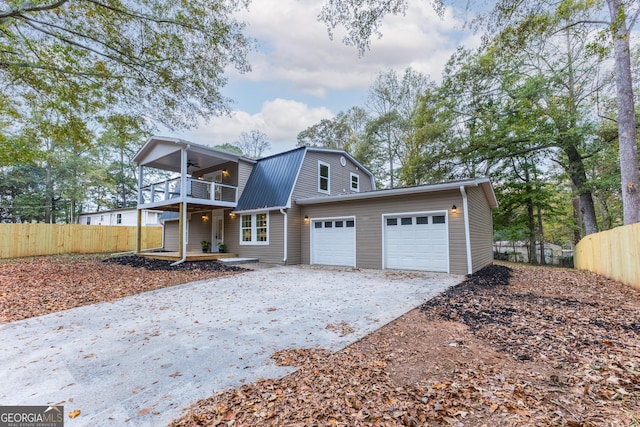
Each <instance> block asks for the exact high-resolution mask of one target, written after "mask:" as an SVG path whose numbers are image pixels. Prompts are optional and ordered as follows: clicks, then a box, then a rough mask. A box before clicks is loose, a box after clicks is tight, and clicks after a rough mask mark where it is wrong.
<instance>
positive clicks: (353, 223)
mask: <svg viewBox="0 0 640 427" xmlns="http://www.w3.org/2000/svg"><path fill="white" fill-rule="evenodd" d="M355 225H356V223H355V221H353V220H349V221H347V228H353V227H355Z"/></svg>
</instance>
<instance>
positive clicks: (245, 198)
mask: <svg viewBox="0 0 640 427" xmlns="http://www.w3.org/2000/svg"><path fill="white" fill-rule="evenodd" d="M305 151H306V147H300V148H296V149H294V150H291V151H286V152H284V153H280V154H275V155H273V156H270V157H265V158H263V159H260V160H258V163H257V164H256V165H255V166H254V167H253V171H251V175H249V180H248V181H247V184H246V186H245V188H244V191H243V192H242V196H240V200H238V206H237V207H236V208H235V210H236V211H248V210H254V209H264V208H274V207H284V206H287V205H288V204H289V199H290V197H291V193H292V191H293V187H294V185H295V183H296V179H297V178H298V172H299V171H300V167H301V166H302V161H303V159H304V154H305Z"/></svg>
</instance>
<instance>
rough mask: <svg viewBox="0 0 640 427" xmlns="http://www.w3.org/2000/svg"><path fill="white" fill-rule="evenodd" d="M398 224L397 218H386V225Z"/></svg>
mask: <svg viewBox="0 0 640 427" xmlns="http://www.w3.org/2000/svg"><path fill="white" fill-rule="evenodd" d="M390 225H398V218H387V226H390Z"/></svg>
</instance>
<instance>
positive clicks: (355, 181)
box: [351, 172, 360, 191]
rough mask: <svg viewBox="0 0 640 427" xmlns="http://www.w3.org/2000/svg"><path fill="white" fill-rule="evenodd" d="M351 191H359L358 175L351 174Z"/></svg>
mask: <svg viewBox="0 0 640 427" xmlns="http://www.w3.org/2000/svg"><path fill="white" fill-rule="evenodd" d="M351 191H360V175H358V174H356V173H353V172H352V173H351Z"/></svg>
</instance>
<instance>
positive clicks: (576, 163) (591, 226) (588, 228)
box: [564, 144, 598, 234]
mask: <svg viewBox="0 0 640 427" xmlns="http://www.w3.org/2000/svg"><path fill="white" fill-rule="evenodd" d="M564 152H565V154H566V155H567V158H568V159H569V170H568V172H569V176H570V177H571V182H572V183H573V185H574V188H575V189H576V191H577V192H578V197H579V199H580V214H581V215H580V216H581V217H582V224H583V225H584V232H585V234H593V233H597V232H598V218H597V216H596V208H595V205H594V203H593V195H592V194H591V190H589V189H588V188H587V173H586V172H585V169H584V163H583V162H582V156H581V155H580V153H579V152H578V149H577V148H576V146H575V145H574V144H568V145H567V146H566V147H564Z"/></svg>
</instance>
